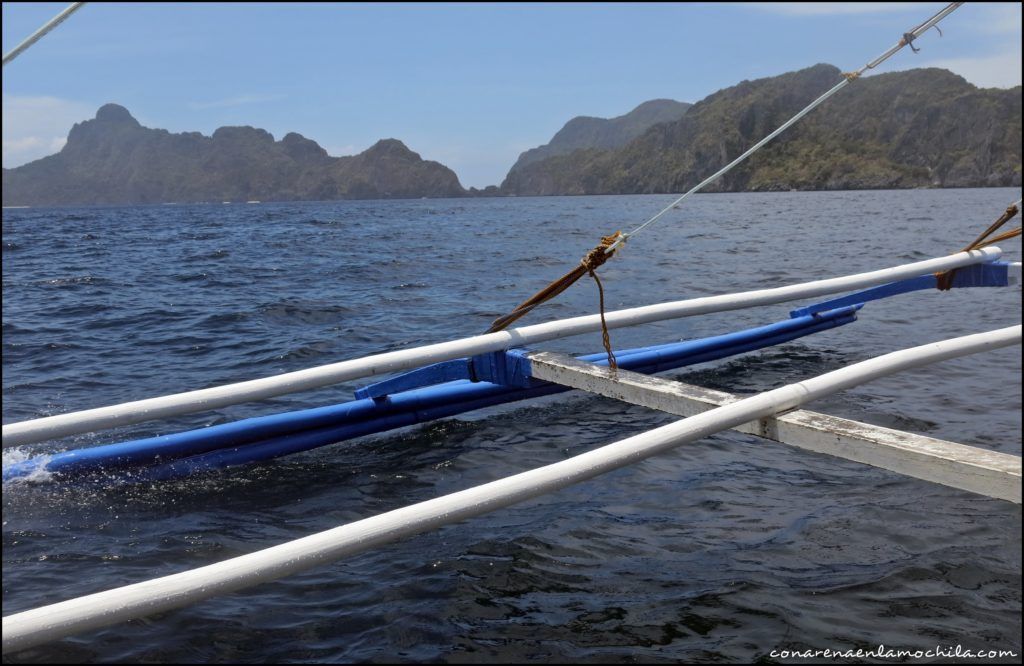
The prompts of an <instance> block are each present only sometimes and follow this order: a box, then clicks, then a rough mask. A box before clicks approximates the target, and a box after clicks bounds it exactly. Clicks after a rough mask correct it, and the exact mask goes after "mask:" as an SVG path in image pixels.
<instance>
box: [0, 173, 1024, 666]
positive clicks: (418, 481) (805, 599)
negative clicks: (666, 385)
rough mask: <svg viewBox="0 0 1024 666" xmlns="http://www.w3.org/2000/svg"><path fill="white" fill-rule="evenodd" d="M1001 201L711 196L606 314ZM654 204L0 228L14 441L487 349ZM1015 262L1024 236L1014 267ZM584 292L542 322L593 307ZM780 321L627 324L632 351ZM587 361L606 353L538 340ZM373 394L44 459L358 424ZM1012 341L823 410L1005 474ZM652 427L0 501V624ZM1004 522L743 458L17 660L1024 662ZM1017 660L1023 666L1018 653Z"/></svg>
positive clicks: (898, 249) (970, 216)
mask: <svg viewBox="0 0 1024 666" xmlns="http://www.w3.org/2000/svg"><path fill="white" fill-rule="evenodd" d="M1019 196H1020V193H1019V190H1013V189H989V190H947V191H902V192H845V193H777V194H735V195H732V194H715V195H699V196H697V197H695V198H694V199H693V200H692V202H688V204H687V206H686V207H685V208H684V209H683V210H680V211H678V212H677V213H675V214H674V217H673V218H670V219H668V220H665V221H663V222H661V223H659V224H658V225H655V226H654V227H653V228H651V229H650V230H649V231H647V232H645V233H644V234H643V235H641V236H638V237H637V238H636V239H634V241H632V242H631V244H630V247H628V248H627V249H626V251H625V253H624V254H623V256H622V257H620V258H617V259H615V260H614V261H612V262H610V263H609V264H608V265H606V266H605V268H604V269H602V275H603V276H604V280H605V288H606V291H607V296H608V299H609V307H610V308H621V307H628V306H634V305H641V304H646V303H651V302H658V301H665V300H674V299H682V298H689V297H694V296H702V295H708V294H717V293H726V292H730V291H739V290H747V289H752V288H761V287H770V286H778V285H784V284H792V283H795V282H800V281H805V280H811V279H818V278H824V277H830V276H834V275H841V274H848V273H854V272H859V271H863V270H869V269H875V268H882V267H886V266H891V265H896V264H900V263H905V262H908V261H913V260H919V259H924V258H928V257H931V256H938V255H942V254H947V253H950V252H953V251H955V250H957V249H958V248H960V247H961V246H963V245H964V244H965V243H966V242H967V241H969V240H971V239H972V238H973V237H974V236H975V235H976V233H977V232H978V231H979V230H980V229H982V228H984V227H985V226H987V225H988V223H989V222H990V221H991V220H992V219H994V218H995V217H996V216H997V215H998V214H999V213H1000V212H1001V211H1002V210H1003V209H1004V208H1005V206H1006V205H1007V204H1009V203H1010V202H1011V201H1014V200H1015V199H1017V198H1018V197H1019ZM667 201H668V198H667V197H660V196H650V197H648V196H631V197H574V198H536V199H525V198H524V199H474V200H430V201H426V200H424V201H390V202H338V203H311V204H310V203H299V204H263V205H232V206H222V205H217V206H155V207H138V208H86V209H59V210H58V209H53V210H46V209H24V210H5V211H4V212H3V242H4V245H3V396H4V397H3V419H4V422H5V423H7V422H12V421H20V420H24V419H30V418H35V417H39V416H43V415H48V414H56V413H62V412H69V411H74V410H79V409H85V408H90V407H96V406H101V405H108V404H113V403H118V402H123V401H127V400H134V399H139V398H145V397H151V396H155V395H161V394H167V393H175V392H180V391H183V390H189V389H197V388H202V387H207V386H214V385H219V384H224V383H228V382H234V381H239V380H245V379H252V378H256V377H263V376H268V375H273V374H277V373H281V372H287V371H291V370H298V369H301V368H306V367H310V366H314V365H320V364H324V363H328V362H333V361H338V360H343V359H347V358H355V357H359V356H363V355H366V354H372V353H377V352H382V351H387V350H393V349H400V348H405V347H409V346H414V345H419V344H424V343H431V342H438V341H442V340H446V339H453V338H458V337H463V336H468V335H472V334H476V333H479V332H480V331H482V330H483V329H484V328H486V326H487V324H488V323H489V322H490V320H491V319H492V318H493V317H495V316H497V315H499V314H501V313H503V312H504V311H506V310H508V309H509V308H510V307H511V306H513V305H514V304H516V303H517V302H518V301H520V300H521V299H522V298H524V297H525V296H526V295H528V294H529V293H532V292H533V291H534V290H536V289H537V288H539V287H540V286H542V285H543V284H544V283H546V282H547V281H548V280H550V279H552V278H554V277H556V276H557V275H560V274H561V273H562V272H563V271H565V270H567V268H568V267H569V266H570V265H572V264H573V263H575V262H576V261H578V259H579V257H580V256H582V254H583V253H584V252H585V251H586V250H587V249H588V248H590V247H591V246H592V245H593V244H594V242H595V241H596V240H597V239H598V238H599V237H600V236H601V235H603V234H607V233H609V232H611V231H614V230H615V229H620V228H631V227H632V226H634V225H635V224H636V223H638V222H640V221H642V220H643V219H646V218H647V217H648V216H649V215H650V214H652V213H653V212H655V211H656V210H658V209H660V207H661V206H662V205H664V204H665V203H666V202H667ZM1003 247H1004V249H1005V250H1006V251H1007V254H1008V255H1009V256H1010V257H1011V258H1013V259H1015V260H1018V261H1019V260H1020V247H1021V246H1020V241H1019V239H1018V240H1014V241H1012V242H1008V243H1005V244H1003ZM596 301H597V294H596V289H595V287H594V285H593V284H592V283H591V282H589V281H584V282H581V283H580V284H579V285H577V286H575V287H573V288H572V289H571V290H570V291H569V292H567V293H566V294H564V296H563V297H562V298H560V299H559V300H558V301H557V302H556V303H554V304H553V305H550V306H547V307H545V308H544V309H543V310H541V311H538V312H536V313H535V314H534V315H532V316H531V317H530V318H529V319H528V320H527V321H528V322H537V321H541V320H547V319H553V318H558V317H565V316H570V315H576V314H583V313H589V312H593V311H594V309H595V306H596ZM794 306H795V304H793V305H789V304H783V305H778V306H771V307H765V308H759V309H755V310H750V311H745V312H740V313H727V314H722V315H713V316H709V317H702V318H695V319H687V320H680V321H675V322H664V323H660V324H652V325H647V326H643V327H639V328H636V329H620V330H616V331H613V332H612V341H613V343H614V345H615V346H616V347H619V348H622V347H630V346H640V345H644V344H653V343H657V342H667V341H672V340H678V339H684V338H692V337H699V336H704V335H711V334H715V333H724V332H728V331H731V330H735V329H738V328H742V327H748V326H754V325H758V324H764V323H769V322H772V321H777V320H780V319H784V318H785V317H786V316H787V313H788V311H789V309H790V308H791V307H794ZM1020 312H1021V292H1020V288H1019V287H1012V288H1009V289H973V290H958V291H953V292H948V293H939V292H934V293H932V292H928V293H924V292H920V293H917V294H913V295H907V296H902V297H898V298H894V299H890V300H888V301H883V302H876V303H871V304H869V305H868V306H867V307H866V308H865V309H864V310H863V311H862V314H861V317H860V321H858V322H856V323H854V324H851V325H849V326H846V327H843V328H840V329H836V330H832V331H828V332H825V333H821V334H818V335H816V336H812V337H809V338H804V339H802V340H799V341H795V342H792V343H789V344H786V345H784V346H781V347H777V348H773V349H768V350H763V351H760V352H755V353H751V354H747V355H744V356H741V357H737V358H735V359H731V360H725V361H719V362H715V363H709V364H704V365H701V366H695V367H693V368H689V369H685V370H682V371H678V372H676V373H674V374H672V375H671V376H673V377H676V378H680V379H682V380H685V381H689V382H693V383H699V384H704V385H707V386H713V387H716V388H723V389H729V390H733V391H736V392H741V393H748V392H753V391H758V390H763V389H767V388H771V387H775V386H778V385H781V384H783V383H787V382H789V381H793V380H796V379H800V378H805V377H809V376H813V375H816V374H820V373H821V372H824V371H827V370H831V369H834V368H837V367H840V366H842V365H844V364H848V363H851V362H855V361H859V360H863V359H865V358H869V357H871V356H874V355H877V354H880V353H884V352H887V351H891V350H893V349H898V348H903V347H909V346H913V345H918V344H922V343H925V342H927V341H931V340H938V339H943V338H949V337H954V336H958V335H964V334H967V333H973V332H979V331H986V330H992V329H995V328H1000V327H1004V326H1009V325H1012V324H1016V323H1019V322H1020ZM545 348H548V349H555V350H561V351H569V352H593V351H599V350H600V348H601V344H600V336H599V334H592V335H587V336H580V337H577V338H571V339H567V340H562V341H558V342H552V343H550V344H547V345H545ZM357 385H358V383H352V384H348V385H343V386H338V387H332V388H328V389H322V390H319V391H313V392H308V393H302V394H298V395H293V396H288V397H284V398H279V399H275V400H270V401H266V402H263V403H258V404H252V405H241V406H237V407H231V408H226V409H222V410H218V411H216V412H211V413H203V414H197V415H192V416H189V417H180V418H177V419H174V420H173V421H171V422H156V423H148V424H139V425H136V426H132V427H128V428H124V429H121V430H119V431H116V432H114V433H103V434H95V435H83V436H78V437H74V438H70V439H69V440H66V441H62V442H55V443H50V444H46V445H37V446H33V447H26V448H25V449H21V450H15V451H8V452H5V454H4V455H5V461H7V460H11V459H16V458H18V457H19V456H24V455H25V454H26V453H28V452H37V451H45V450H59V449H63V448H67V447H69V446H80V445H85V444H91V443H103V442H108V441H115V440H123V439H128V438H133V437H140V436H146V435H152V434H157V433H164V432H171V431H176V430H180V429H185V428H191V427H196V426H202V425H207V424H212V423H219V422H224V421H227V420H233V419H236V418H240V417H247V416H252V415H257V414H265V413H270V412H276V411H285V410H290V409H296V408H303V407H311V406H315V405H321V404H327V403H332V402H338V401H342V400H347V399H349V398H350V397H351V390H352V389H353V388H354V387H355V386H357ZM1020 407H1021V356H1020V349H1019V348H1016V347H1015V348H1010V349H1004V350H1000V351H996V352H991V353H988V354H983V355H979V356H975V357H970V358H965V359H960V360H957V361H951V362H947V363H943V364H941V365H938V366H934V367H932V368H929V369H925V370H919V371H914V372H912V373H907V374H905V375H901V376H898V377H893V378H889V379H885V380H882V381H877V382H874V383H872V384H869V385H866V386H864V387H861V388H858V389H855V390H851V391H847V392H846V393H844V394H842V395H839V396H836V397H834V398H831V399H828V400H824V401H821V402H820V403H816V404H814V405H812V406H811V408H813V409H817V410H819V411H825V412H829V413H833V414H837V415H841V416H847V417H851V418H855V419H859V420H863V421H868V422H871V423H876V424H880V425H885V426H890V427H896V428H901V429H906V430H910V431H913V432H919V433H923V434H927V435H930V436H933V437H939V438H943V439H951V440H956V441H960V442H963V443H966V444H973V445H977V446H983V447H986V448H990V449H993V450H999V451H1005V452H1009V453H1014V454H1016V455H1020V452H1021V415H1020ZM670 420H671V417H668V416H665V415H662V414H658V413H655V412H651V411H649V410H645V409H642V408H637V407H629V406H625V405H622V404H619V403H617V402H614V401H611V400H606V399H602V398H595V397H588V396H586V395H578V394H566V395H562V396H557V397H552V398H548V399H543V400H540V401H537V402H534V403H531V404H528V405H526V404H524V405H510V406H506V407H501V408H491V409H489V410H485V411H483V412H478V413H474V414H469V415H466V416H465V417H462V418H458V419H451V420H446V421H443V422H439V423H435V424H431V425H427V426H423V427H417V428H409V429H406V430H403V431H400V432H398V433H394V434H390V435H382V436H374V437H370V438H365V439H362V440H355V441H352V442H348V443H342V444H338V445H335V446H331V447H326V448H323V449H319V450H316V451H311V452H308V453H305V454H301V455H297V456H294V457H291V458H287V459H282V460H278V461H274V462H271V463H267V464H262V465H257V466H250V467H246V468H242V469H234V470H230V471H225V472H222V473H219V474H215V475H211V476H207V477H203V478H199V479H192V480H187V481H180V482H173V483H170V482H169V483H160V484H149V485H130V486H117V485H114V486H106V487H99V486H82V485H70V484H56V483H40V484H24V483H22V484H8V485H5V486H4V489H3V539H4V541H3V543H4V545H3V606H4V614H5V615H6V614H10V613H13V612H17V611H21V610H25V609H29V608H33V607H37V606H40V605H43V604H47V603H52V602H56V601H60V600H63V599H68V598H72V597H75V596H79V595H83V594H88V593H91V592H97V591H100V590H105V589H108V588H112V587H116V586H120V585H124V584H128V583H132V582H137V581H142V580H146V579H149V578H153V577H156V576H161V575H166V574H170V573H174V572H178V571H182V570H185V569H189V568H193V567H197V566H201V565H204V564H208V563H212V562H217V561H220V560H223V559H226V558H229V557H232V556H235V555H240V554H243V553H248V552H251V551H254V550H257V549H260V548H264V547H267V546H271V545H275V544H279V543H282V542H284V541H287V540H289V539H294V538H297V537H301V536H304V535H308V534H311V533H313V532H317V531H320V530H324V529H327V528H330V527H334V526H336V525H340V524H343V523H346V522H349V521H352V520H355V519H358V518H362V517H366V516H370V515H374V514H377V513H380V512H383V511H386V510H389V509H393V508H396V507H400V506H404V505H407V504H410V503H413V502H417V501H421V500H424V499H428V498H432V497H436V496H438V495H442V494H445V493H449V492H452V491H455V490H459V489H462V488H467V487H470V486H473V485H476V484H479V483H482V482H486V481H490V480H493V479H496V478H499V477H502V476H506V475H508V474H511V473H515V472H519V471H522V470H525V469H529V468H533V467H537V466H540V465H544V464H548V463H552V462H555V461H559V460H562V459H564V458H566V457H568V456H571V455H575V454H578V453H580V452H583V451H586V450H589V449H592V448H595V447H597V446H599V445H602V444H605V443H608V442H611V441H614V440H617V439H621V438H623V437H626V436H628V435H632V434H635V433H638V432H640V431H642V430H646V429H649V428H652V427H654V426H658V425H661V424H664V423H667V422H669V421H670ZM1020 562H1021V512H1020V507H1019V506H1016V505H1012V504H1009V503H1007V502H1001V501H997V500H991V499H986V498H984V497H980V496H976V495H972V494H968V493H965V492H960V491H957V490H953V489H950V488H946V487H943V486H938V485H933V484H929V483H926V482H923V481H917V480H914V479H909V478H904V477H901V476H899V475H896V474H894V473H890V472H886V471H882V470H878V469H874V468H870V467H866V466H863V465H859V464H855V463H851V462H846V461H843V460H838V459H833V458H829V457H825V456H819V455H814V454H809V453H805V452H800V451H796V450H793V449H790V448H788V447H786V446H783V445H780V444H776V443H772V442H767V441H763V440H758V439H756V438H753V437H749V436H746V435H740V434H730V433H725V434H720V435H716V436H714V437H711V438H708V439H707V440H704V441H702V442H699V443H697V444H693V445H689V446H686V447H683V448H681V449H678V450H676V451H674V452H672V453H669V454H667V455H662V456H659V457H656V458H654V459H651V460H647V461H644V462H642V463H639V464H637V465H634V466H632V467H630V468H628V469H624V470H621V471H619V472H616V473H612V474H609V475H606V476H604V477H601V478H599V479H596V480H593V481H590V482H587V483H584V484H581V485H579V486H576V487H574V488H571V489H568V490H565V491H562V492H560V493H557V494H553V495H550V496H547V497H544V498H541V499H537V500H533V501H530V502H527V503H525V504H522V505H520V506H517V507H514V508H512V509H508V510H503V511H500V512H497V513H495V514H492V515H489V516H486V517H482V518H478V519H474V520H472V521H468V522H466V523H463V524H460V525H453V526H449V527H447V528H444V529H442V530H439V531H436V532H433V533H430V534H425V535H422V536H419V537H416V538H412V539H408V540H406V541H403V542H400V543H395V544H392V545H389V546H386V547H383V548H380V549H379V550H377V551H374V552H371V553H367V554H364V555H360V556H358V557H353V558H351V559H348V560H344V561H340V562H337V563H335V564H332V565H329V566H324V567H320V568H318V569H315V570H313V571H310V572H307V573H304V574H300V575H296V576H292V577H290V578H286V579H283V580H280V581H277V582H274V583H269V584H266V585H262V586H259V587H256V588H253V589H250V590H247V591H244V592H240V593H236V594H233V595H229V596H226V597H221V598H217V599H212V600H209V601H206V602H203V603H201V604H198V605H196V606H193V607H191V608H187V609H182V610H177V611H173V612H169V613H163V614H160V615H158V616H155V617H151V618H147V619H145V620H138V621H133V622H130V623H126V624H122V625H118V626H114V627H110V628H107V629H104V630H100V631H94V632H91V633H88V634H84V635H80V636H76V637H74V638H69V639H66V640H63V641H59V642H56V643H53V644H51V645H46V646H43V647H39V648H35V649H31V650H26V651H24V652H21V653H17V654H14V655H8V657H7V659H9V660H10V661H12V662H13V661H19V662H58V661H65V662H66V661H79V660H80V661H85V662H142V661H151V662H209V661H213V662H239V661H242V662H255V661H258V662H275V661H291V662H298V661H343V662H347V661H468V662H472V661H544V662H550V661H609V662H626V661H679V660H687V661H695V660H696V661H729V662H746V661H750V660H756V659H759V658H767V657H768V656H769V653H770V651H771V650H773V649H786V648H788V649H793V648H819V649H824V648H833V649H846V648H858V647H863V648H873V647H875V646H877V645H878V644H880V643H884V644H885V645H886V646H890V647H896V648H905V649H928V648H934V647H935V646H936V645H942V646H949V647H955V646H956V645H962V646H963V647H964V648H973V649H980V648H985V649H1012V650H1015V651H1016V652H1017V653H1018V654H1019V653H1020V652H1021V641H1020V631H1021V564H1020ZM1009 661H1013V660H1012V659H1011V660H1009Z"/></svg>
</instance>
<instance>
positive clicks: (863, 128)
mask: <svg viewBox="0 0 1024 666" xmlns="http://www.w3.org/2000/svg"><path fill="white" fill-rule="evenodd" d="M840 76H841V72H840V71H839V69H837V68H836V67H833V66H831V65H815V66H814V67H809V68H807V69H803V70H800V71H797V72H790V73H787V74H783V75H781V76H775V77H769V78H764V79H758V80H755V81H743V82H741V83H739V84H738V85H735V86H732V87H730V88H726V89H724V90H720V91H718V92H716V93H714V94H712V95H709V96H708V97H706V98H705V99H703V100H701V101H699V102H697V103H696V104H693V105H689V104H687V103H684V102H676V101H673V100H651V101H649V102H645V103H643V104H641V105H639V106H638V107H636V108H635V109H634V110H633V111H630V112H629V113H627V114H625V115H623V116H618V117H616V118H611V119H603V118H592V117H585V116H581V117H577V118H573V119H572V120H570V121H569V122H568V123H566V125H565V126H564V127H563V128H562V129H561V130H560V131H559V132H558V133H557V134H555V136H554V137H552V139H551V141H549V142H548V143H547V144H545V145H543V146H539V147H537V148H534V149H531V150H528V151H526V152H524V153H523V154H522V155H520V156H519V159H518V160H517V161H516V163H515V164H514V165H513V166H512V168H511V169H510V171H509V173H508V175H507V176H506V178H505V180H504V182H503V183H502V184H501V185H500V186H489V187H487V188H485V189H483V190H477V189H476V188H469V189H468V190H467V189H465V188H463V187H462V185H461V184H460V183H459V179H458V177H457V176H456V175H455V173H454V172H453V171H452V170H451V169H449V168H448V167H446V166H444V165H443V164H440V163H438V162H432V161H427V160H423V159H422V158H421V157H420V156H419V155H418V154H417V153H415V152H413V151H412V150H410V149H409V148H407V147H406V146H405V144H403V143H402V142H401V141H398V140H396V139H384V140H381V141H379V142H377V143H376V144H374V145H373V146H372V147H371V148H369V149H368V150H366V151H365V152H362V153H360V154H358V155H354V156H350V157H331V156H329V155H328V154H327V152H326V151H325V150H324V149H323V148H321V147H320V146H319V145H318V144H317V143H316V142H315V141H312V140H310V139H307V138H305V137H303V136H301V135H299V134H295V133H290V134H287V135H285V136H284V137H283V138H282V139H281V140H280V141H276V140H275V139H274V137H273V136H272V135H271V134H270V133H268V132H266V131H264V130H261V129H256V128H253V127H222V128H220V129H218V130H217V131H215V132H214V133H213V135H212V136H209V137H207V136H204V135H202V134H200V133H198V132H186V133H182V134H171V133H170V132H167V131H166V130H160V129H150V128H146V127H143V126H142V125H140V124H139V123H138V121H137V120H135V118H133V117H132V115H131V113H129V112H128V110H127V109H125V108H124V107H122V106H119V105H117V104H107V105H104V106H103V107H101V108H100V109H99V111H98V112H97V113H96V117H95V118H94V119H91V120H86V121H84V122H81V123H78V124H76V125H75V126H74V127H73V128H72V129H71V132H70V133H69V135H68V140H67V144H66V145H65V146H64V148H63V149H62V150H61V151H60V152H59V153H57V154H56V155H51V156H49V157H44V158H42V159H40V160H36V161H35V162H31V163H29V164H25V165H23V166H20V167H17V168H14V169H4V170H3V205H4V206H44V205H75V204H147V203H167V202H176V203H193V202H218V203H219V202H222V201H237V202H244V201H257V200H258V201H294V200H337V199H392V198H395V199H400V198H422V197H461V196H508V195H517V196H531V195H532V196H542V195H572V194H641V193H669V192H680V191H683V190H685V189H687V188H689V187H691V186H692V185H694V184H695V183H697V182H699V181H700V180H701V179H703V178H704V177H706V176H708V175H710V174H711V173H714V171H716V170H717V169H718V168H720V167H721V166H723V165H724V164H725V163H726V162H728V161H729V160H730V159H732V158H734V157H735V156H737V155H739V154H740V153H741V152H742V151H743V150H745V149H746V148H747V147H749V146H750V145H751V144H753V143H754V142H756V141H757V140H758V139H760V138H761V137H763V136H765V135H766V134H768V133H769V132H771V131H772V130H773V129H775V127H777V126H778V125H780V124H781V123H782V122H784V121H785V120H786V119H788V118H789V117H790V116H791V115H792V114H794V113H796V112H797V111H798V110H799V109H800V108H802V107H803V106H804V105H805V104H807V103H808V102H810V101H811V100H812V99H814V98H815V97H816V96H817V95H819V94H820V93H821V92H822V91H824V90H826V89H827V88H829V87H831V86H832V85H834V84H835V82H836V81H837V80H839V77H840ZM1020 184H1021V87H1020V86H1017V87H1016V88H1012V89H1009V90H1003V89H997V88H988V89H982V88H977V87H975V86H973V85H971V84H970V83H968V82H967V81H966V80H964V79H963V78H962V77H960V76H957V75H955V74H952V73H951V72H949V71H946V70H943V69H915V70H908V71H903V72H893V73H889V74H879V75H877V76H871V77H867V78H864V79H861V80H859V81H857V82H856V84H855V85H853V86H850V88H849V89H847V90H844V91H843V92H841V93H839V94H838V95H836V97H834V98H832V99H830V100H829V101H828V102H826V103H825V104H823V105H822V106H821V107H820V108H819V109H817V110H815V111H814V112H813V113H811V114H810V115H808V116H807V117H806V118H804V119H803V120H802V121H801V122H800V123H798V124H797V125H796V126H794V127H793V128H791V129H790V130H789V131H787V133H785V134H783V135H782V136H780V137H779V138H778V139H776V140H775V141H774V142H773V143H771V144H769V145H768V146H766V147H765V148H764V149H763V150H762V151H761V152H760V153H758V154H757V155H756V156H754V157H753V158H752V159H750V160H749V161H747V162H746V163H744V164H743V165H741V166H739V167H737V168H736V169H735V170H733V171H732V172H730V173H729V174H728V175H727V176H725V177H724V178H722V179H721V180H719V181H718V182H717V183H715V184H713V185H712V186H711V187H709V188H708V191H728V192H739V191H771V190H792V189H796V190H843V189H879V188H919V187H995V186H1020Z"/></svg>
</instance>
